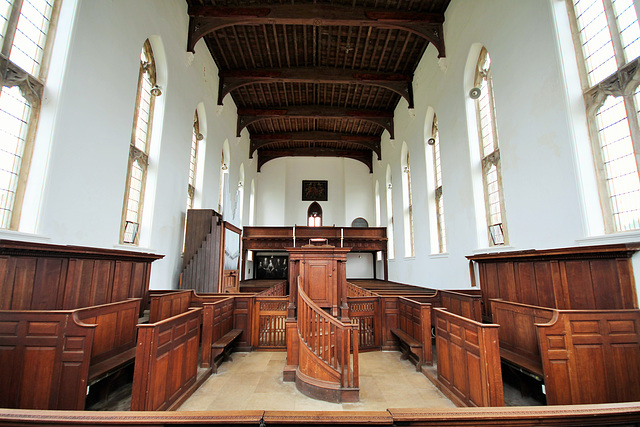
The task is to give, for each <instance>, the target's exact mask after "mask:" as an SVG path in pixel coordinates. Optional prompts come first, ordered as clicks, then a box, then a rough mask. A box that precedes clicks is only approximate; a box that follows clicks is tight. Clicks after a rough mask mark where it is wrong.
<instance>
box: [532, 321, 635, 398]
mask: <svg viewBox="0 0 640 427" xmlns="http://www.w3.org/2000/svg"><path fill="white" fill-rule="evenodd" d="M536 326H537V328H538V337H539V340H540V352H541V355H542V366H543V370H544V378H545V385H546V392H547V404H549V405H568V404H572V405H573V404H592V403H613V402H633V401H639V400H640V311H639V310H554V316H553V319H551V321H550V322H549V323H546V324H538V325H536Z"/></svg>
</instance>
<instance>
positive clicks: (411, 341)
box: [391, 328, 424, 371]
mask: <svg viewBox="0 0 640 427" xmlns="http://www.w3.org/2000/svg"><path fill="white" fill-rule="evenodd" d="M391 333H392V334H393V335H395V336H396V337H397V338H398V339H399V340H400V342H401V344H402V343H404V344H405V345H404V346H403V345H401V346H400V348H401V349H402V359H403V360H406V359H409V358H411V355H414V357H413V358H414V359H415V361H416V371H420V368H421V367H422V364H423V363H424V360H422V344H421V343H420V342H419V341H418V340H416V339H415V338H413V337H412V336H411V335H409V334H407V333H406V332H405V331H403V330H402V329H397V328H395V329H391Z"/></svg>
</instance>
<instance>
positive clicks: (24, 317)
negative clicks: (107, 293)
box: [0, 298, 140, 410]
mask: <svg viewBox="0 0 640 427" xmlns="http://www.w3.org/2000/svg"><path fill="white" fill-rule="evenodd" d="M139 307H140V299H139V298H136V299H131V300H128V301H121V302H116V303H110V304H103V305H99V306H95V307H88V308H84V309H76V310H50V311H46V310H9V311H0V406H2V407H13V408H33V409H78V410H80V409H84V403H85V396H86V394H87V393H86V391H87V385H89V384H90V383H91V382H95V381H97V380H98V379H100V378H101V377H103V376H104V375H106V374H107V373H108V372H110V371H112V370H114V369H118V368H120V367H122V366H124V365H126V364H128V363H130V362H131V361H132V360H133V356H134V354H135V324H136V323H137V319H138V317H137V315H138V312H139ZM85 322H87V323H85ZM89 322H91V323H89ZM132 326H133V329H132Z"/></svg>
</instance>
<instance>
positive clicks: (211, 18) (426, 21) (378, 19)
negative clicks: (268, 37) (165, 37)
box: [187, 4, 445, 57]
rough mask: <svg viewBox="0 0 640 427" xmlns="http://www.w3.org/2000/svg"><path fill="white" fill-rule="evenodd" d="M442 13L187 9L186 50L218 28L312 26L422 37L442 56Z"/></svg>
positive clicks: (315, 7) (302, 7) (306, 7)
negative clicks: (395, 31) (379, 30)
mask: <svg viewBox="0 0 640 427" xmlns="http://www.w3.org/2000/svg"><path fill="white" fill-rule="evenodd" d="M443 23H444V13H424V12H403V11H389V10H375V9H369V10H367V9H363V8H353V7H348V6H340V5H329V4H272V5H265V6H259V7H258V6H254V7H251V6H248V7H242V8H237V7H215V6H189V37H188V41H187V50H188V51H189V52H194V47H195V45H196V43H197V42H198V40H200V39H201V38H202V37H204V36H205V35H207V34H209V33H212V32H214V31H216V30H218V29H220V28H224V27H228V26H234V25H262V24H276V25H313V26H352V27H375V28H386V29H399V30H404V31H408V32H411V33H414V34H416V35H418V36H420V37H423V38H425V39H426V40H427V41H429V42H430V43H432V44H433V45H434V46H435V47H436V49H438V56H439V57H444V56H445V49H444V36H443V31H442V24H443Z"/></svg>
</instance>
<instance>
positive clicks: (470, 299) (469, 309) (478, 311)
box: [406, 290, 482, 325]
mask: <svg viewBox="0 0 640 427" xmlns="http://www.w3.org/2000/svg"><path fill="white" fill-rule="evenodd" d="M406 298H409V299H411V300H413V301H417V302H421V303H427V304H431V305H432V306H433V307H439V308H446V309H447V310H448V311H449V312H451V313H454V314H457V315H459V316H462V317H466V318H467V319H471V320H475V321H476V322H482V296H480V295H471V294H466V293H463V292H462V291H444V290H437V291H436V293H435V295H433V296H407V297H406ZM431 324H432V325H435V313H434V312H433V311H432V312H431Z"/></svg>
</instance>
